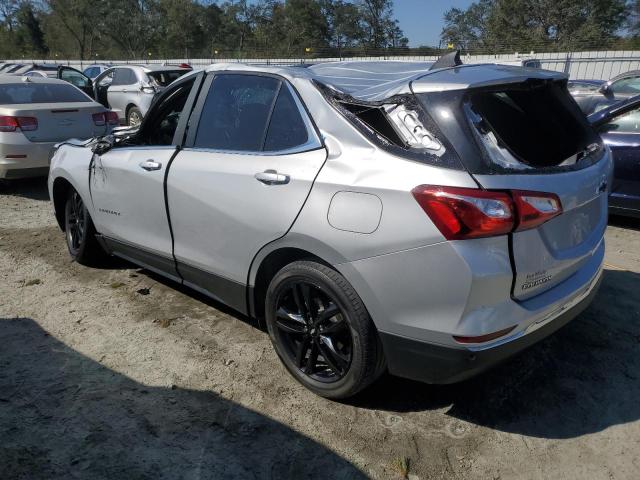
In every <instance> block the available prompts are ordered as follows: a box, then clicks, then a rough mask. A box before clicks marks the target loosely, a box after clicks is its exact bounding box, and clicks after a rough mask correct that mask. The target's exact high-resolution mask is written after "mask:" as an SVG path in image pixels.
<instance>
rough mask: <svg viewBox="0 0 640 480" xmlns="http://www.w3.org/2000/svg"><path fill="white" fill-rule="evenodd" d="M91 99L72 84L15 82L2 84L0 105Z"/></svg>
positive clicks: (85, 100)
mask: <svg viewBox="0 0 640 480" xmlns="http://www.w3.org/2000/svg"><path fill="white" fill-rule="evenodd" d="M91 101H92V100H91V99H90V98H89V97H88V96H86V95H85V94H84V93H82V92H81V91H80V90H78V89H77V88H75V87H73V86H71V85H65V84H57V83H55V84H43V83H14V84H8V85H0V105H15V104H23V103H27V104H28V103H70V102H91Z"/></svg>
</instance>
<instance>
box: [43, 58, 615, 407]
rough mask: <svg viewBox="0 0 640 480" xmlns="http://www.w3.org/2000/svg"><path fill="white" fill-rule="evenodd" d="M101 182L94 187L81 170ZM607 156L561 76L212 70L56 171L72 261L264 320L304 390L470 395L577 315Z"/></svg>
mask: <svg viewBox="0 0 640 480" xmlns="http://www.w3.org/2000/svg"><path fill="white" fill-rule="evenodd" d="M87 172H89V175H87ZM610 176H611V160H610V154H609V152H608V150H607V149H606V148H604V147H603V145H602V142H601V140H600V138H599V137H598V135H597V134H596V133H595V132H594V131H593V129H592V128H591V127H590V126H589V125H588V124H587V123H586V120H585V118H584V116H583V115H582V114H581V112H580V110H579V108H578V107H577V105H576V104H575V102H574V101H573V100H572V99H571V96H570V95H569V93H568V91H567V78H566V76H564V75H562V74H558V73H554V72H548V71H544V70H532V69H522V68H519V67H508V66H497V65H464V66H461V65H458V64H457V63H453V64H447V63H444V64H443V62H438V63H436V64H435V65H429V64H426V65H425V64H413V63H393V62H379V63H335V64H320V65H316V66H314V67H311V68H306V69H302V68H295V67H292V68H277V67H258V66H243V65H237V64H233V65H231V64H230V65H216V66H212V67H209V68H207V69H206V70H205V71H201V72H197V73H196V72H194V73H193V74H191V75H187V76H184V77H182V78H181V79H179V80H178V81H176V82H174V83H173V84H172V85H170V86H169V87H168V88H167V89H166V90H165V91H164V92H163V93H162V94H161V95H160V96H159V98H158V99H157V100H156V101H155V102H154V104H153V106H152V108H151V110H150V111H149V113H148V115H147V117H146V118H145V119H144V121H143V123H142V125H141V127H140V129H138V130H137V131H135V132H128V133H120V136H119V137H117V138H114V137H105V138H101V139H97V140H96V141H94V142H93V145H92V146H82V145H65V146H62V147H60V148H59V150H58V151H57V153H56V154H55V155H54V157H53V159H52V164H51V173H50V177H49V189H50V193H51V198H52V199H53V203H54V206H55V212H56V216H57V219H58V222H59V224H60V226H61V228H62V229H63V230H65V232H66V238H67V244H68V248H69V252H70V253H71V255H72V257H73V258H74V259H76V261H78V262H80V263H83V264H92V263H93V262H96V261H99V259H100V257H101V255H102V254H103V253H104V252H107V253H109V254H113V255H117V256H119V257H122V258H125V259H127V260H130V261H132V262H134V263H136V264H138V265H141V266H143V267H145V268H147V269H149V270H151V271H154V272H157V273H160V274H162V275H165V276H167V277H168V278H170V279H172V280H173V281H175V282H177V283H179V284H183V285H186V286H189V287H191V288H193V289H195V290H197V291H199V292H202V293H205V294H207V295H210V296H211V297H213V298H214V299H216V300H218V301H220V302H222V303H224V304H226V305H229V306H231V307H233V308H234V309H236V310H238V311H240V312H242V313H243V314H247V315H249V316H251V317H254V318H257V319H261V320H264V321H265V324H266V327H267V329H268V332H269V335H270V337H271V340H272V342H273V345H274V347H275V350H276V352H277V353H278V355H279V356H280V358H281V359H282V362H283V364H284V366H285V367H286V368H287V369H288V370H289V372H290V373H291V374H292V375H293V376H294V377H295V378H296V379H297V380H298V381H300V382H301V383H302V384H304V385H305V386H306V387H307V388H309V389H311V390H313V391H314V392H316V393H318V394H319V395H323V396H326V397H330V398H344V397H348V396H350V395H353V394H355V393H356V392H358V391H360V390H361V389H362V388H364V387H365V386H367V385H368V384H370V383H371V382H373V381H374V380H375V379H376V378H377V377H378V376H379V375H380V374H381V373H382V372H384V371H385V370H388V371H389V372H391V373H392V374H395V375H399V376H403V377H408V378H412V379H417V380H422V381H426V382H432V383H449V382H456V381H459V380H462V379H465V378H468V377H470V376H472V375H474V374H476V373H478V372H480V371H482V370H484V369H486V368H488V367H490V366H492V365H494V364H496V363H497V362H499V361H501V360H503V359H505V358H507V357H508V356H510V355H512V354H514V353H516V352H518V351H520V350H522V349H524V348H526V347H527V346H529V345H531V344H533V343H535V342H537V341H539V340H540V339H542V338H544V337H545V336H547V335H549V334H551V333H552V332H554V331H555V330H557V329H558V328H560V327H561V326H563V325H564V324H566V323H567V322H568V321H569V320H571V319H572V318H573V317H575V316H576V315H577V314H578V313H579V312H580V311H582V310H583V309H584V308H585V307H586V306H587V305H588V304H589V302H590V301H591V299H592V298H593V296H594V294H595V292H596V289H597V286H598V284H599V282H600V278H601V269H602V262H603V258H604V239H603V234H604V231H605V227H606V224H607V190H608V185H609V179H610Z"/></svg>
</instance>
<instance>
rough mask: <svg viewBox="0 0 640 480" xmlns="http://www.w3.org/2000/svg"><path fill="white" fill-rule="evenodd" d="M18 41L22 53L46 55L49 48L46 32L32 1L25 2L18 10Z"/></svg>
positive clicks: (16, 32)
mask: <svg viewBox="0 0 640 480" xmlns="http://www.w3.org/2000/svg"><path fill="white" fill-rule="evenodd" d="M15 34H16V43H17V45H18V47H19V48H20V50H21V52H22V53H26V54H34V55H35V56H40V55H46V54H47V52H48V51H49V49H48V48H47V45H46V43H45V41H44V32H43V31H42V27H41V25H40V19H39V18H38V17H37V15H36V12H35V11H34V8H33V6H32V5H31V3H28V2H25V3H23V4H22V5H20V7H19V8H18V10H17V12H16V27H15Z"/></svg>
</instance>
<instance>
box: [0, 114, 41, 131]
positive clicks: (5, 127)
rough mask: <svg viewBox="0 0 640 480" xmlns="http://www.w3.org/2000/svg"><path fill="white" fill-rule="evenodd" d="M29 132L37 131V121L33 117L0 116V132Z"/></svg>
mask: <svg viewBox="0 0 640 480" xmlns="http://www.w3.org/2000/svg"><path fill="white" fill-rule="evenodd" d="M18 129H19V130H22V131H23V132H31V131H33V130H37V129H38V119H37V118H35V117H11V116H6V115H1V116H0V132H15V131H16V130H18Z"/></svg>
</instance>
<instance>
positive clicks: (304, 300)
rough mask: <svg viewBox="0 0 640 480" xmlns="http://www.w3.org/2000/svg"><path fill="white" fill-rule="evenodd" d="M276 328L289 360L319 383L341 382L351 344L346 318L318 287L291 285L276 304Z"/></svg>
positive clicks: (300, 283) (350, 354)
mask: <svg viewBox="0 0 640 480" xmlns="http://www.w3.org/2000/svg"><path fill="white" fill-rule="evenodd" d="M275 326H276V330H277V333H276V335H277V336H278V339H279V341H280V342H281V344H282V345H283V346H284V347H285V351H286V352H287V353H288V354H289V357H290V360H291V361H292V362H293V364H294V365H295V366H296V367H297V368H298V369H299V370H300V372H302V373H303V374H305V375H307V376H309V377H311V378H313V379H314V380H317V381H319V382H325V383H331V382H336V381H338V380H340V379H341V378H343V377H344V376H345V374H346V373H347V371H348V370H349V366H350V364H351V356H352V352H353V340H352V338H351V331H350V329H349V325H348V324H347V321H346V319H345V316H344V314H343V312H342V310H341V309H340V307H339V306H338V305H337V303H336V301H335V300H334V299H333V298H331V296H330V295H329V294H328V293H327V292H325V291H323V290H322V289H321V288H320V287H319V286H318V285H314V284H312V283H309V282H306V281H292V282H290V283H289V284H288V285H287V286H286V288H283V289H282V290H281V291H280V294H279V296H278V298H277V300H276V321H275Z"/></svg>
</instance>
